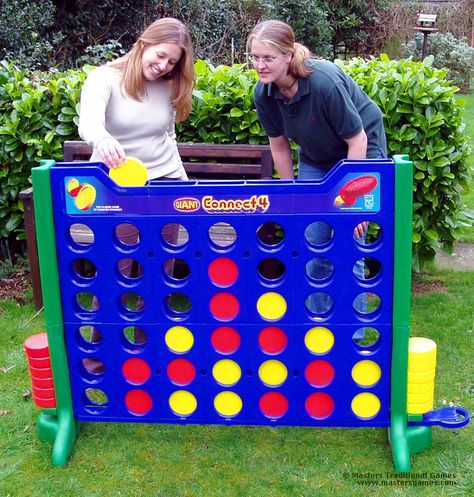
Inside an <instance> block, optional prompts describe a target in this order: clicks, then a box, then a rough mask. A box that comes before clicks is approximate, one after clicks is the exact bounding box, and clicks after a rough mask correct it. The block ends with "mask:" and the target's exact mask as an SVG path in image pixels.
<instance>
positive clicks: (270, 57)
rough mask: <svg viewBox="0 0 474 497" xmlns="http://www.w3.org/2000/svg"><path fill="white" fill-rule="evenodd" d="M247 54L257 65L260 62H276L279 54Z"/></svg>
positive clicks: (266, 63)
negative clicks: (259, 55) (261, 55)
mask: <svg viewBox="0 0 474 497" xmlns="http://www.w3.org/2000/svg"><path fill="white" fill-rule="evenodd" d="M247 55H248V58H249V59H250V61H251V62H252V64H255V65H257V64H258V63H260V62H263V63H264V64H265V65H268V64H273V62H275V60H277V59H278V56H277V55H265V56H264V57H258V56H257V55H254V54H253V53H249V54H247Z"/></svg>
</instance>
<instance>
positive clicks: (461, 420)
mask: <svg viewBox="0 0 474 497" xmlns="http://www.w3.org/2000/svg"><path fill="white" fill-rule="evenodd" d="M470 419H471V415H470V413H469V411H468V410H467V409H464V408H462V407H457V406H454V407H443V408H442V409H438V410H436V411H430V412H427V413H425V414H423V419H422V420H421V421H410V422H409V423H408V424H409V425H410V426H442V427H443V428H452V429H454V428H462V427H463V426H466V425H467V424H468V423H469V421H470Z"/></svg>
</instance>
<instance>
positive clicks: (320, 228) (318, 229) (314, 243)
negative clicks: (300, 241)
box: [304, 221, 334, 248]
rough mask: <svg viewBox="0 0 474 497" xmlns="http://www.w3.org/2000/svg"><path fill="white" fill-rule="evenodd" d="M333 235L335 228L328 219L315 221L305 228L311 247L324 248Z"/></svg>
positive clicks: (305, 235)
mask: <svg viewBox="0 0 474 497" xmlns="http://www.w3.org/2000/svg"><path fill="white" fill-rule="evenodd" d="M333 237H334V229H333V227H332V226H331V225H330V224H329V223H327V222H326V221H314V222H313V223H311V224H309V225H308V226H307V227H306V229H305V230H304V238H305V240H306V242H307V243H308V244H309V245H310V246H311V247H316V248H324V247H326V246H327V245H329V243H330V242H331V240H332V239H333Z"/></svg>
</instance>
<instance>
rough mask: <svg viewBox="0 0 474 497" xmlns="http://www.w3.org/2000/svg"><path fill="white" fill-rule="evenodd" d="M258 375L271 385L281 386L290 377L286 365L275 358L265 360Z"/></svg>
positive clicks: (266, 383)
mask: <svg viewBox="0 0 474 497" xmlns="http://www.w3.org/2000/svg"><path fill="white" fill-rule="evenodd" d="M258 376H259V377H260V379H261V380H262V382H263V383H264V384H265V385H267V386H269V387H279V386H280V385H282V384H283V383H285V381H286V378H287V377H288V369H286V366H285V365H284V364H283V363H282V362H280V361H276V360H275V359H270V360H269V361H265V362H263V363H262V364H261V365H260V367H259V368H258Z"/></svg>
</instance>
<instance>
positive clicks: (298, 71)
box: [247, 21, 313, 78]
mask: <svg viewBox="0 0 474 497" xmlns="http://www.w3.org/2000/svg"><path fill="white" fill-rule="evenodd" d="M254 40H256V41H259V42H260V43H265V44H266V45H273V46H274V47H275V48H276V49H278V50H279V51H280V52H281V53H282V54H287V53H291V54H293V57H292V58H291V61H290V65H289V68H288V73H289V74H290V75H291V76H293V77H295V78H307V77H308V76H309V75H310V74H311V73H312V72H313V69H312V68H311V67H310V66H309V65H308V61H309V60H310V59H312V58H313V55H312V54H311V52H310V51H309V49H308V48H306V47H305V46H304V45H301V44H300V43H296V42H295V33H294V32H293V29H292V28H291V26H289V25H288V24H286V23H284V22H281V21H263V22H260V23H258V24H257V25H256V26H255V27H254V28H253V30H252V32H251V33H250V35H249V37H248V38H247V51H248V52H250V50H251V47H252V42H253V41H254Z"/></svg>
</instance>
